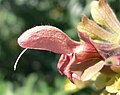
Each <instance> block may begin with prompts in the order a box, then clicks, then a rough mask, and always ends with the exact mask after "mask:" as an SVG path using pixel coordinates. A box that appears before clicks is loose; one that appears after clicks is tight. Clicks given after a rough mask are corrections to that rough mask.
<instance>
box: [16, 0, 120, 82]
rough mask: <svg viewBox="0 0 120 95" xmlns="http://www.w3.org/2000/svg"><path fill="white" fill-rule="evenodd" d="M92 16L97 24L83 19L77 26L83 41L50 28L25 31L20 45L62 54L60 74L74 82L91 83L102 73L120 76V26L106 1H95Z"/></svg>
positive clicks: (37, 27)
mask: <svg viewBox="0 0 120 95" xmlns="http://www.w3.org/2000/svg"><path fill="white" fill-rule="evenodd" d="M91 14H92V17H93V19H94V21H95V22H96V23H95V22H94V21H92V20H90V19H88V18H87V17H85V16H83V18H82V21H81V22H80V23H79V24H78V26H77V30H78V36H79V37H80V39H81V40H82V41H81V42H77V41H74V40H72V39H71V38H69V37H68V36H67V35H66V34H65V33H64V32H63V31H62V30H60V29H58V28H56V27H54V26H47V25H46V26H36V27H33V28H31V29H29V30H27V31H25V32H24V33H23V34H22V35H21V36H20V37H19V38H18V44H19V45H20V46H21V47H23V48H28V49H38V50H47V51H51V52H54V53H57V54H61V57H60V59H59V62H58V65H57V68H58V71H59V72H60V73H61V74H65V75H66V76H67V77H68V78H69V79H70V80H71V81H72V82H74V83H76V82H75V81H76V80H80V81H87V80H89V79H91V78H92V77H93V76H94V75H95V74H96V73H98V72H99V71H100V72H102V73H103V74H106V75H107V76H111V75H115V74H116V73H120V61H119V60H120V57H119V55H120V47H119V43H120V38H119V36H120V23H119V21H118V20H117V18H116V16H115V14H114V13H113V11H112V9H111V8H110V7H109V5H108V4H107V2H106V1H105V0H99V1H93V2H92V4H91ZM99 25H100V26H99ZM101 26H104V28H102V27H101Z"/></svg>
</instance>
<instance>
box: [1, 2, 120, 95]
mask: <svg viewBox="0 0 120 95" xmlns="http://www.w3.org/2000/svg"><path fill="white" fill-rule="evenodd" d="M91 1H92V0H0V95H92V92H94V91H95V90H94V88H93V87H87V88H85V89H82V90H80V91H78V92H76V93H68V92H65V91H64V83H65V80H66V77H65V76H61V75H60V74H59V73H58V71H57V68H56V66H57V61H58V59H59V57H60V55H57V54H54V53H51V52H46V51H38V50H27V52H25V54H24V55H23V56H22V57H21V59H20V61H19V63H18V66H17V70H16V71H15V72H14V71H13V65H14V62H15V60H16V58H17V56H18V55H19V53H20V52H21V51H22V50H23V49H22V48H20V47H19V46H18V44H17V38H18V37H19V36H20V35H21V34H22V33H23V32H24V31H26V30H27V29H29V28H31V27H34V26H37V25H53V26H56V27H58V28H60V29H61V30H63V31H64V32H65V33H66V34H68V35H69V36H70V37H71V38H73V39H75V40H78V41H79V39H78V37H77V32H76V25H77V23H78V22H79V21H80V20H81V16H82V15H86V16H88V17H91V16H90V7H89V4H90V2H91ZM108 2H109V4H110V6H111V7H112V8H113V10H114V12H115V13H116V15H117V17H118V19H120V0H108Z"/></svg>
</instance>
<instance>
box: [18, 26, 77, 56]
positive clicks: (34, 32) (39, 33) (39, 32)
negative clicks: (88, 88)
mask: <svg viewBox="0 0 120 95" xmlns="http://www.w3.org/2000/svg"><path fill="white" fill-rule="evenodd" d="M18 43H19V45H20V46H21V47H23V48H29V49H38V50H48V51H52V52H55V53H59V54H69V53H71V52H73V48H75V47H76V46H79V43H78V42H76V41H73V40H72V39H71V38H69V37H68V36H67V35H66V34H65V33H64V32H63V31H61V30H60V29H58V28H56V27H53V26H36V27H33V28H31V29H29V30H27V31H25V32H24V33H23V34H22V35H21V36H20V37H19V38H18Z"/></svg>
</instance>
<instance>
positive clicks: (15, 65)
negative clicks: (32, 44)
mask: <svg viewBox="0 0 120 95" xmlns="http://www.w3.org/2000/svg"><path fill="white" fill-rule="evenodd" d="M27 49H28V48H25V49H24V50H23V51H22V52H21V53H20V55H19V56H18V58H17V60H16V61H15V64H14V71H15V70H16V67H17V63H18V61H19V59H20V57H21V56H22V55H23V53H24V52H25V51H26V50H27Z"/></svg>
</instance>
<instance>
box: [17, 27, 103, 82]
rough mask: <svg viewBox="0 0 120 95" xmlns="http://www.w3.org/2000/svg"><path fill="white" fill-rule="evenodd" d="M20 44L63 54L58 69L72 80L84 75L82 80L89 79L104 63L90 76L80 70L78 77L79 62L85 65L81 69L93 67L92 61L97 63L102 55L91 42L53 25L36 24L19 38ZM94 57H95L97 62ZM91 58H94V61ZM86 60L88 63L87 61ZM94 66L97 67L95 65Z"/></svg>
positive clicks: (24, 46)
mask: <svg viewBox="0 0 120 95" xmlns="http://www.w3.org/2000/svg"><path fill="white" fill-rule="evenodd" d="M18 44H19V45H20V46H21V47H23V48H28V49H38V50H48V51H52V52H54V53H58V54H62V55H61V57H60V60H59V62H58V66H57V67H58V71H59V72H60V73H61V74H65V75H66V76H67V77H68V78H69V79H70V80H71V81H72V78H76V79H79V80H80V79H81V76H82V75H83V76H82V80H88V79H90V78H91V77H92V76H93V75H94V74H95V73H97V72H98V71H100V70H101V69H102V67H103V65H104V64H103V63H98V65H99V66H100V68H97V70H95V71H93V72H91V73H92V75H91V76H89V77H87V76H85V75H84V72H83V71H80V70H78V71H79V72H80V73H81V76H77V77H76V76H75V75H76V74H75V73H76V65H77V64H82V65H83V66H80V69H81V68H86V69H87V68H89V67H91V68H92V63H94V64H95V63H96V62H99V60H100V59H102V57H101V55H99V53H98V52H97V50H96V49H95V47H94V46H93V45H92V44H91V43H87V42H76V41H74V40H72V39H71V38H69V37H68V36H67V35H66V34H65V33H64V32H62V31H61V30H60V29H58V28H56V27H53V26H36V27H34V28H31V29H29V30H27V31H26V32H24V33H23V34H22V35H21V36H20V37H19V38H18ZM93 59H95V62H94V60H93ZM98 59H99V60H98ZM91 60H93V61H92V63H91ZM86 61H87V63H88V64H86V63H85V62H86ZM73 65H75V66H73ZM96 67H97V66H96ZM93 68H95V67H94V66H93ZM74 70H75V71H74ZM74 72H75V73H74ZM82 73H83V74H82ZM85 74H86V72H85ZM78 77H79V78H78ZM84 77H85V78H84Z"/></svg>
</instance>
